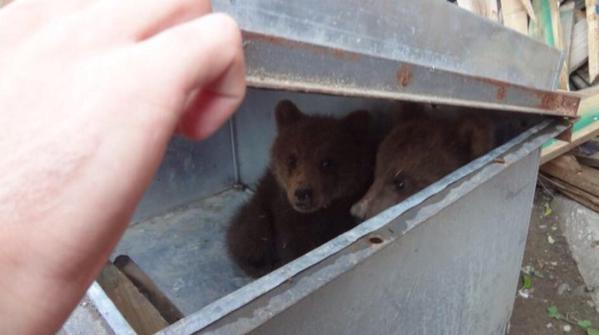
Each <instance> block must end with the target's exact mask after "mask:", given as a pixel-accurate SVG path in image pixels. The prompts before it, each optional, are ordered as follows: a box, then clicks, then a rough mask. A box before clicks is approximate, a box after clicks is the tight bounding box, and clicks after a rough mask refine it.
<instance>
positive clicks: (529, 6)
mask: <svg viewBox="0 0 599 335" xmlns="http://www.w3.org/2000/svg"><path fill="white" fill-rule="evenodd" d="M520 3H522V6H524V9H525V10H526V13H528V16H530V19H531V20H532V21H536V20H537V16H536V15H535V11H534V10H533V9H532V4H531V3H530V0H520Z"/></svg>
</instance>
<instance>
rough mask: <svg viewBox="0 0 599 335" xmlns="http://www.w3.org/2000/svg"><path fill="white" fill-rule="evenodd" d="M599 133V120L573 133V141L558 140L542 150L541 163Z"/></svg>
mask: <svg viewBox="0 0 599 335" xmlns="http://www.w3.org/2000/svg"><path fill="white" fill-rule="evenodd" d="M597 135H599V122H595V123H593V124H591V125H590V126H588V127H586V128H584V129H582V130H580V131H577V132H575V133H573V134H572V141H571V142H565V141H560V140H557V141H556V142H555V143H554V144H552V145H550V146H549V147H547V148H544V149H543V150H542V151H541V164H543V163H546V162H549V161H551V160H552V159H554V158H556V157H558V156H559V155H561V154H563V153H565V152H568V151H570V150H572V149H574V148H575V147H576V146H578V145H580V144H582V143H584V142H586V141H588V140H589V139H591V138H593V137H595V136H597Z"/></svg>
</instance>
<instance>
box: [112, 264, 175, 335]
mask: <svg viewBox="0 0 599 335" xmlns="http://www.w3.org/2000/svg"><path fill="white" fill-rule="evenodd" d="M114 265H115V266H116V267H117V268H118V269H119V270H121V272H122V273H123V274H124V275H126V276H127V278H129V279H130V280H131V282H132V283H133V284H134V285H135V287H137V288H138V289H139V291H140V292H141V293H142V294H143V295H144V296H145V297H146V298H148V300H150V302H151V303H152V305H154V307H156V309H157V310H158V312H159V313H160V315H162V317H164V319H165V320H166V321H167V322H168V323H170V324H172V323H175V322H177V321H178V320H180V319H182V318H183V313H181V311H180V310H179V309H178V308H177V306H175V304H173V303H172V301H171V300H170V299H169V298H168V297H167V296H166V295H165V294H164V293H163V292H162V291H161V290H160V289H159V288H158V286H157V285H156V284H155V283H154V281H153V280H152V279H151V278H150V277H148V275H146V273H145V272H143V270H142V269H141V268H140V267H139V266H137V264H136V263H135V262H134V261H133V260H132V259H131V258H129V256H126V255H121V256H118V257H117V258H116V259H115V260H114Z"/></svg>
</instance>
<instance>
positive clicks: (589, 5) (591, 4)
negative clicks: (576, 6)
mask: <svg viewBox="0 0 599 335" xmlns="http://www.w3.org/2000/svg"><path fill="white" fill-rule="evenodd" d="M586 11H587V24H588V39H587V43H588V54H589V78H590V80H591V84H593V83H594V82H595V80H596V79H597V77H598V76H599V21H598V20H597V0H586Z"/></svg>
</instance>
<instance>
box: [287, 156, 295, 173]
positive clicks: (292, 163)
mask: <svg viewBox="0 0 599 335" xmlns="http://www.w3.org/2000/svg"><path fill="white" fill-rule="evenodd" d="M287 166H289V169H290V170H293V169H295V167H296V166H297V157H295V155H291V156H289V158H287Z"/></svg>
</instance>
